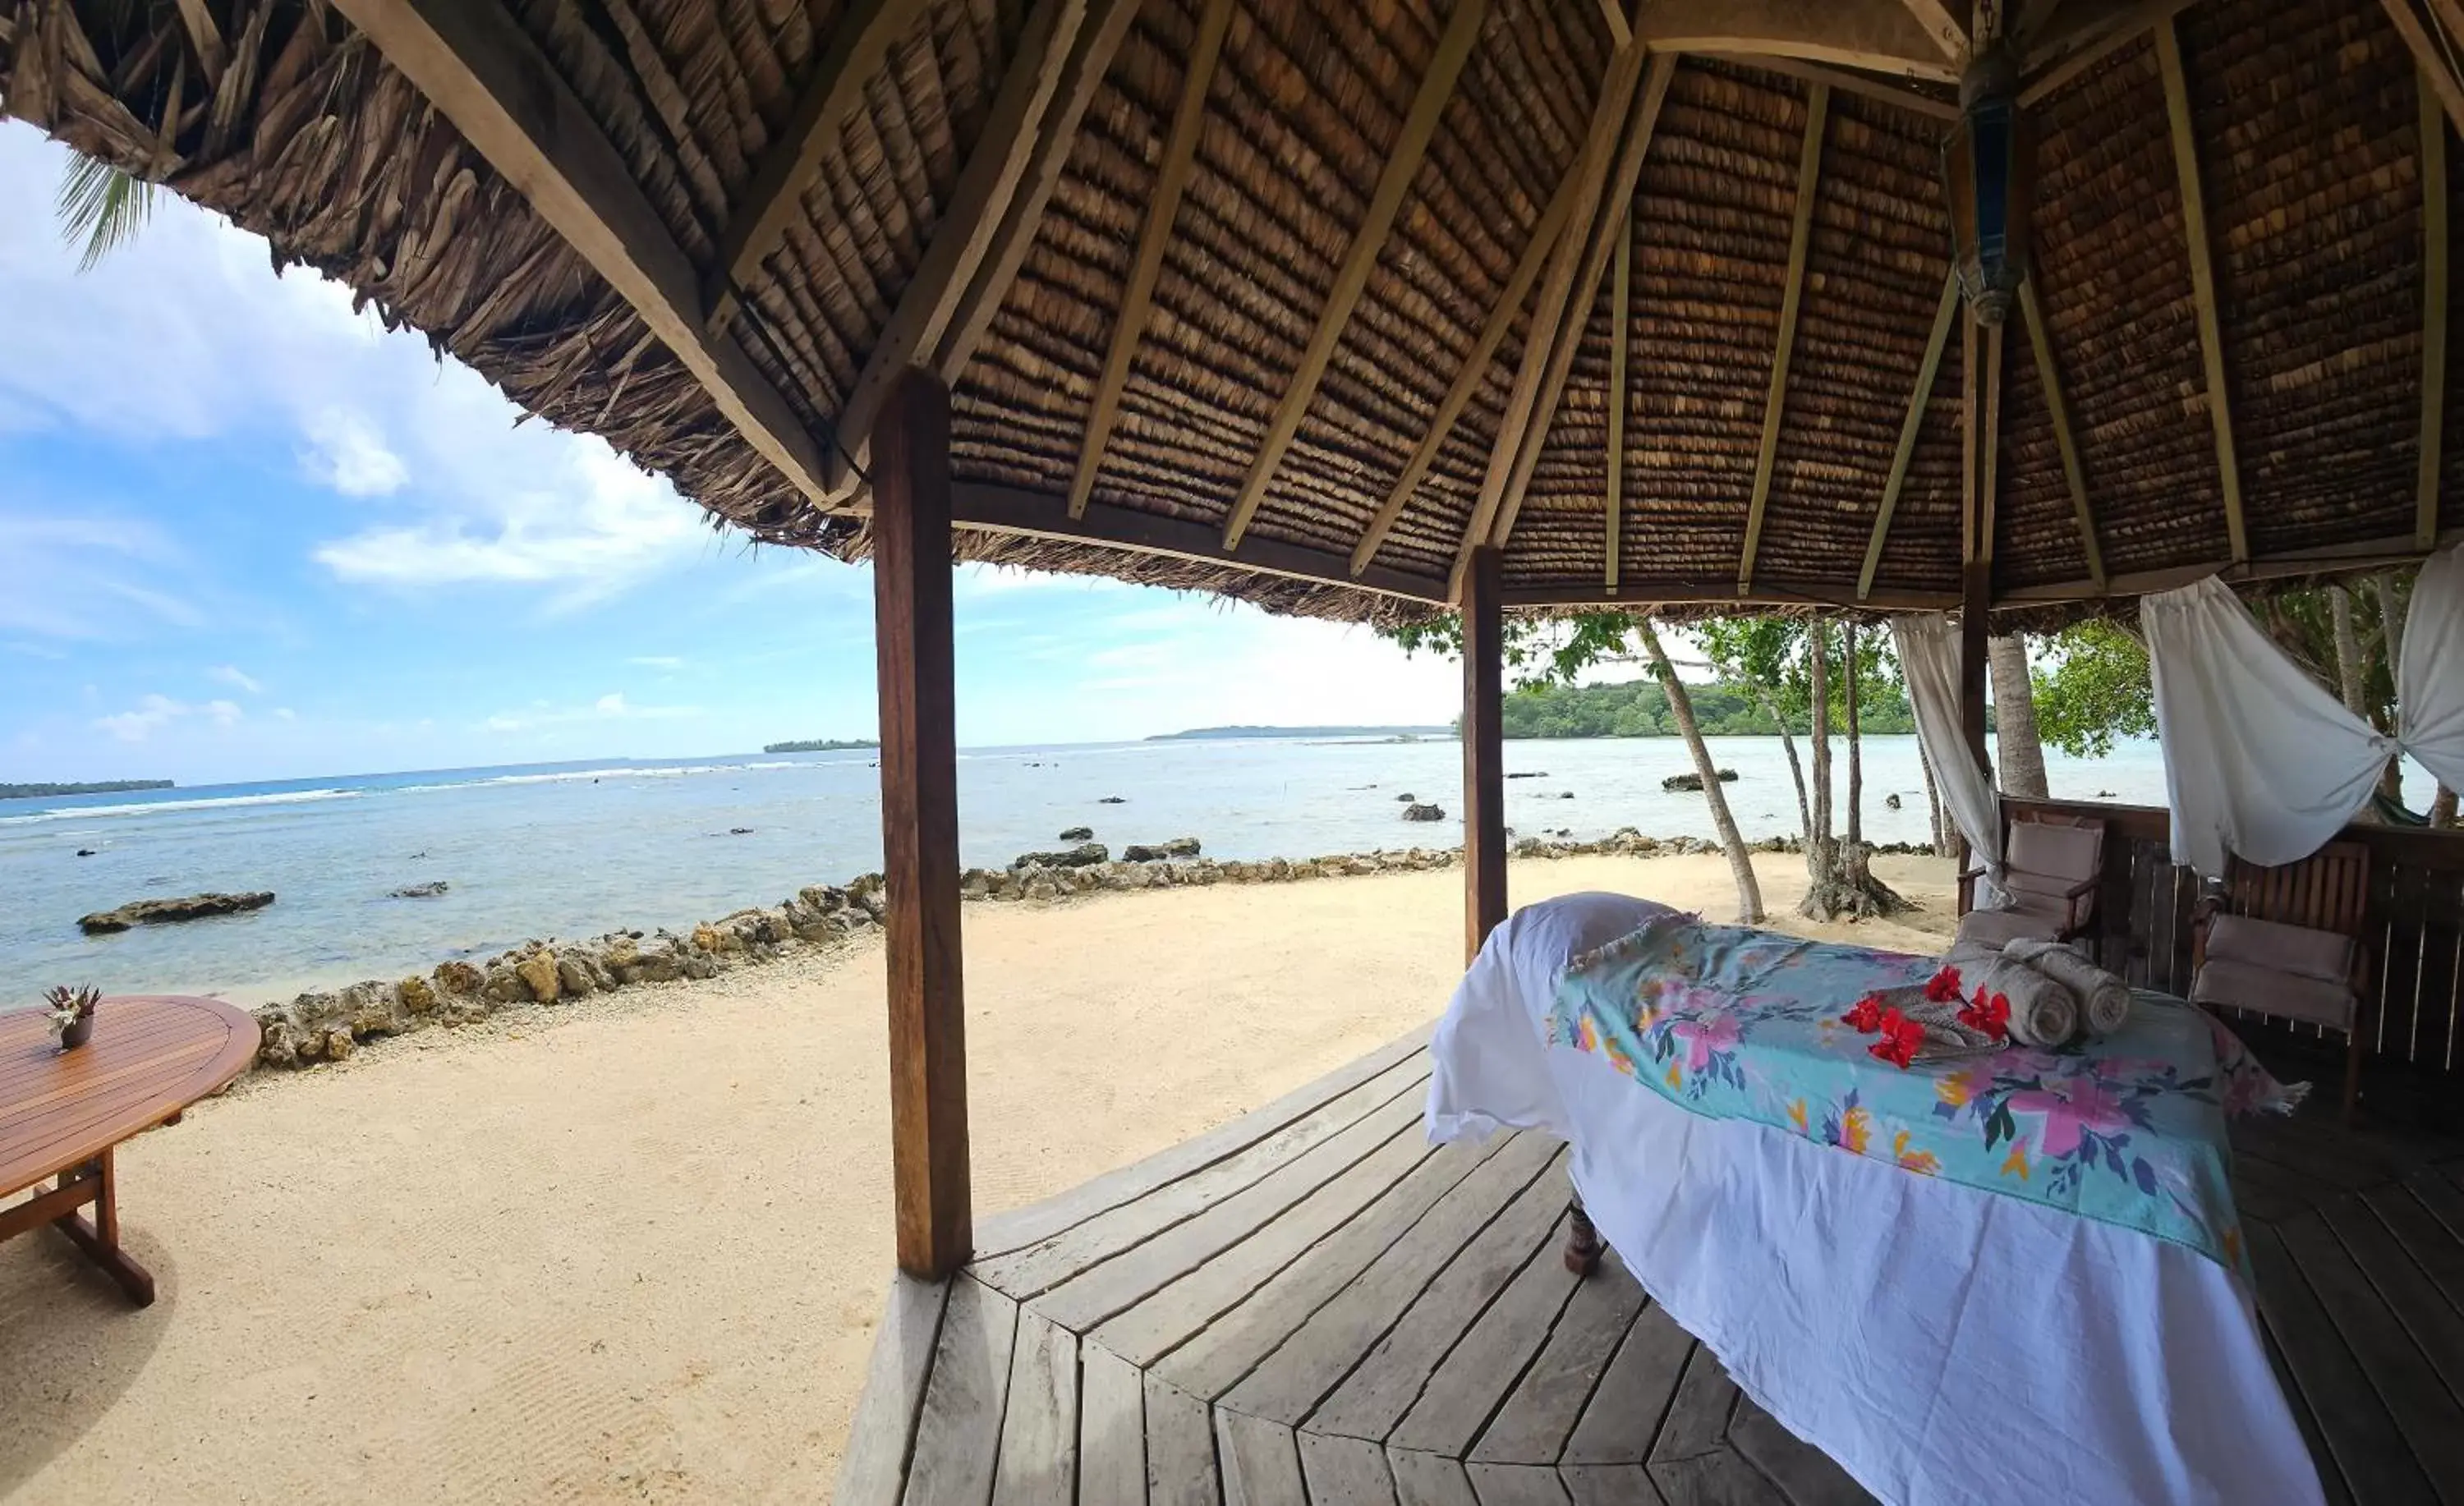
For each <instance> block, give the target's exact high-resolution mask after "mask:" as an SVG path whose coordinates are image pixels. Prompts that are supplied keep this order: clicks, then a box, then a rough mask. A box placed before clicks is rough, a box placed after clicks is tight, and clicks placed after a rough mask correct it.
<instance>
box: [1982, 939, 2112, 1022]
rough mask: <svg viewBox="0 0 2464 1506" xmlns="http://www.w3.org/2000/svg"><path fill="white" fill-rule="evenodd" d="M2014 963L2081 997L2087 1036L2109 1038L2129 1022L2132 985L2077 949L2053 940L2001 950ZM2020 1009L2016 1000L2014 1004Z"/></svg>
mask: <svg viewBox="0 0 2464 1506" xmlns="http://www.w3.org/2000/svg"><path fill="white" fill-rule="evenodd" d="M2002 955H2003V956H2004V957H2005V958H2008V959H2009V960H2011V961H2013V962H2019V963H2025V964H2026V965H2027V966H2029V967H2031V968H2034V969H2035V970H2036V971H2038V972H2041V973H2043V974H2044V975H2045V976H2047V977H2049V978H2051V979H2053V980H2054V981H2055V982H2057V983H2058V984H2060V985H2061V986H2062V987H2064V988H2066V989H2068V990H2070V991H2071V992H2072V993H2075V994H2077V995H2078V996H2079V1015H2080V1017H2081V1018H2083V1019H2084V1020H2085V1021H2086V1022H2087V1028H2088V1033H2089V1034H2090V1035H2095V1036H2110V1035H2112V1034H2113V1033H2114V1032H2116V1031H2118V1030H2120V1029H2122V1027H2123V1026H2124V1025H2127V1024H2128V1023H2130V985H2128V984H2126V983H2124V982H2123V981H2122V980H2121V979H2120V978H2117V977H2115V976H2114V975H2113V974H2112V973H2110V972H2107V971H2105V970H2104V969H2102V968H2100V967H2098V966H2097V965H2096V964H2095V963H2093V962H2090V961H2088V960H2087V958H2086V957H2085V956H2083V955H2081V954H2080V952H2079V949H2077V948H2076V947H2069V946H2065V945H2063V944H2062V943H2060V942H2053V941H2034V940H2028V941H2014V942H2013V943H2011V945H2010V946H2008V947H2005V948H2004V949H2002ZM2012 1008H2013V1009H2014V1010H2015V1009H2017V1008H2018V1004H2017V1001H2016V1000H2013V1003H2012Z"/></svg>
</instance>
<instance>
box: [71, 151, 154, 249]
mask: <svg viewBox="0 0 2464 1506" xmlns="http://www.w3.org/2000/svg"><path fill="white" fill-rule="evenodd" d="M57 207H58V212H59V217H60V239H62V240H64V241H66V242H68V244H69V245H71V246H73V247H74V246H78V245H80V244H82V246H83V248H84V250H83V251H82V252H81V253H80V254H79V255H78V257H77V271H79V272H92V271H93V270H94V268H95V265H96V264H97V263H99V262H100V261H101V260H102V258H103V257H105V256H107V255H109V254H110V253H111V252H112V251H113V250H114V249H116V248H118V247H120V246H121V245H123V244H125V243H126V242H127V241H128V240H130V239H131V238H132V237H134V236H135V235H136V233H137V231H138V230H139V229H141V228H142V227H143V225H144V224H145V220H146V217H147V216H148V215H150V214H152V213H153V212H154V186H153V185H152V184H150V183H147V182H145V181H144V180H143V179H142V178H137V177H133V176H131V175H130V174H128V173H126V172H123V171H121V169H120V168H117V167H114V166H113V165H111V164H109V163H107V162H103V161H102V160H100V159H99V158H94V157H78V158H76V159H74V160H73V161H71V162H70V164H69V169H68V171H67V172H65V173H63V174H61V176H60V191H59V197H58V200H57Z"/></svg>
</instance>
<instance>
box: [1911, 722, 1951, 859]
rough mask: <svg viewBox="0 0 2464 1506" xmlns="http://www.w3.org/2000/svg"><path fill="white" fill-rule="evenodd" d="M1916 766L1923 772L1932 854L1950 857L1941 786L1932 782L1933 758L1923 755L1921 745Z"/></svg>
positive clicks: (1938, 856) (1926, 816) (1923, 751)
mask: <svg viewBox="0 0 2464 1506" xmlns="http://www.w3.org/2000/svg"><path fill="white" fill-rule="evenodd" d="M1917 767H1918V768H1919V769H1921V770H1923V771H1924V773H1925V821H1926V823H1927V825H1928V826H1930V827H1931V828H1932V831H1933V855H1934V856H1935V857H1937V858H1947V857H1950V856H1951V855H1952V854H1951V850H1950V838H1949V836H1948V835H1947V827H1948V824H1949V823H1947V821H1945V820H1944V819H1943V818H1942V787H1941V786H1940V785H1937V784H1935V783H1934V782H1933V760H1932V759H1930V758H1928V757H1926V756H1925V749H1924V748H1923V747H1922V746H1920V747H1919V748H1918V749H1917Z"/></svg>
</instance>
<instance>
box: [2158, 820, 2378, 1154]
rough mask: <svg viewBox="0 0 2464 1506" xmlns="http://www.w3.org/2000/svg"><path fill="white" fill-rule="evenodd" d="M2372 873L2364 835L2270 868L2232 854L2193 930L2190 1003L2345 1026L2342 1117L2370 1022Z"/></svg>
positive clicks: (2358, 1086) (2351, 1098) (2352, 1097)
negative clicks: (2367, 924) (2366, 938)
mask: <svg viewBox="0 0 2464 1506" xmlns="http://www.w3.org/2000/svg"><path fill="white" fill-rule="evenodd" d="M2369 878H2370V851H2369V849H2368V848H2367V847H2365V846H2363V845H2362V844H2361V843H2360V842H2353V841H2334V842H2329V843H2328V844H2327V845H2326V846H2324V847H2321V848H2320V849H2319V850H2318V851H2317V852H2315V853H2313V854H2311V855H2310V856H2309V857H2307V858H2304V859H2302V860H2301V861H2300V862H2288V863H2285V864H2283V865H2281V866H2280V867H2274V868H2263V867H2260V866H2259V865H2258V864H2256V863H2255V862H2243V861H2242V860H2241V859H2239V858H2234V859H2232V860H2231V861H2230V862H2228V864H2227V865H2226V869H2225V882H2224V891H2223V892H2222V893H2221V894H2213V895H2210V896H2209V897H2207V898H2205V899H2202V900H2201V901H2200V902H2199V904H2198V906H2197V908H2196V909H2195V910H2194V911H2193V912H2192V926H2193V929H2192V931H2191V933H2190V979H2191V981H2190V997H2191V998H2192V999H2193V1000H2194V1001H2196V1002H2198V1003H2201V1004H2206V1005H2210V1006H2215V1007H2226V1008H2233V1009H2246V1010H2253V1011H2255V1012H2256V1013H2258V1014H2261V1015H2269V1016H2272V1017H2274V1018H2277V1019H2290V1020H2294V1021H2298V1022H2299V1023H2301V1024H2308V1025H2320V1026H2323V1027H2325V1028H2327V1029H2330V1030H2341V1031H2343V1032H2344V1035H2345V1037H2346V1047H2345V1054H2344V1103H2343V1108H2344V1119H2345V1121H2346V1122H2347V1123H2350V1122H2351V1120H2352V1117H2353V1105H2354V1104H2355V1103H2356V1102H2358V1101H2359V1100H2360V1098H2361V1093H2362V1049H2363V1047H2362V1042H2363V1039H2364V1038H2365V1037H2366V1036H2367V1034H2368V1026H2369V1017H2368V1016H2369V1008H2368V1001H2369V952H2368V949H2366V948H2365V947H2364V946H2363V945H2362V926H2363V920H2364V914H2365V909H2366V907H2367V906H2368V903H2369Z"/></svg>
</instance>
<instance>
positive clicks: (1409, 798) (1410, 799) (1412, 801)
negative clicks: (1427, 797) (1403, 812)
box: [1395, 790, 1420, 805]
mask: <svg viewBox="0 0 2464 1506" xmlns="http://www.w3.org/2000/svg"><path fill="white" fill-rule="evenodd" d="M1395 798H1396V799H1397V800H1398V801H1400V802H1402V803H1403V804H1405V805H1418V804H1419V803H1420V797H1419V796H1417V795H1414V794H1413V793H1412V792H1411V791H1409V790H1406V791H1404V792H1403V793H1402V794H1400V795H1398V796H1397V797H1395Z"/></svg>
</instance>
